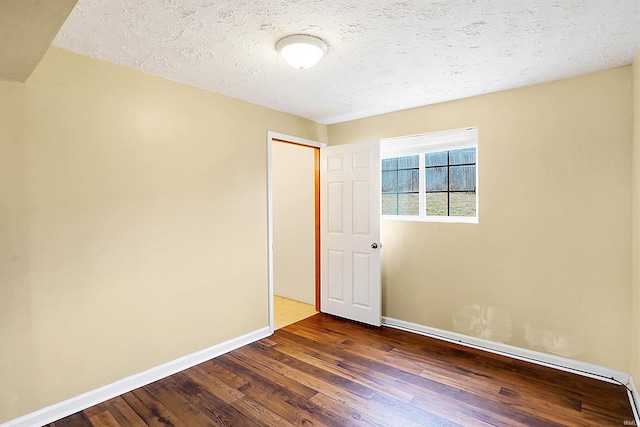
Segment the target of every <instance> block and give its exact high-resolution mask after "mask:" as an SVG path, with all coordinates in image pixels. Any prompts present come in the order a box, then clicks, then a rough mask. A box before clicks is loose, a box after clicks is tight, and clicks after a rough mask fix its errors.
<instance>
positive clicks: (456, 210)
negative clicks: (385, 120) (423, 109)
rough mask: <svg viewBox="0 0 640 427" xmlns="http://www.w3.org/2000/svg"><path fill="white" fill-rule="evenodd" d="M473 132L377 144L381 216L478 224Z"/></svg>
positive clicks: (475, 138) (475, 139)
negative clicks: (379, 155)
mask: <svg viewBox="0 0 640 427" xmlns="http://www.w3.org/2000/svg"><path fill="white" fill-rule="evenodd" d="M477 145H478V139H477V128H470V129H463V130H456V131H448V132H438V133H432V134H425V135H417V136H411V137H403V138H394V139H387V140H383V141H381V157H382V215H383V216H385V217H386V218H391V219H405V220H422V221H446V222H477V218H478V215H477V211H478V198H477Z"/></svg>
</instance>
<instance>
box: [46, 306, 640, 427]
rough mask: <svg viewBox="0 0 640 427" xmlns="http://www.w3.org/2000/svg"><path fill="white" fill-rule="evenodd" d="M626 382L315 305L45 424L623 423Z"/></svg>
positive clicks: (367, 426)
mask: <svg viewBox="0 0 640 427" xmlns="http://www.w3.org/2000/svg"><path fill="white" fill-rule="evenodd" d="M632 421H633V412H632V410H631V405H630V403H629V399H628V397H627V392H626V389H625V388H624V387H623V386H621V385H616V384H611V383H609V382H606V381H600V380H597V379H593V378H586V377H583V376H579V375H575V374H572V373H570V372H564V371H559V370H556V369H552V368H548V367H544V366H539V365H535V364H533V363H529V362H525V361H521V360H518V359H516V358H513V357H509V356H504V355H498V354H494V353H490V352H486V351H482V350H479V349H473V348H468V347H464V346H461V345H458V344H455V343H450V342H446V341H443V340H438V339H434V338H428V337H424V336H420V335H417V334H413V333H410V332H406V331H399V330H396V329H391V328H385V327H382V328H375V327H371V326H367V325H362V324H359V323H354V322H350V321H347V320H344V319H340V318H336V317H333V316H328V315H324V314H317V315H315V316H312V317H310V318H307V319H305V320H303V321H301V322H298V323H295V324H292V325H289V326H286V327H284V328H282V329H279V330H277V331H276V332H275V333H274V334H273V335H272V336H270V337H268V338H265V339H263V340H259V341H257V342H255V343H252V344H249V345H247V346H244V347H241V348H238V349H236V350H233V351H231V352H229V353H227V354H224V355H221V356H219V357H217V358H215V359H212V360H209V361H207V362H205V363H202V364H200V365H197V366H194V367H193V368H190V369H187V370H185V371H183V372H180V373H178V374H175V375H172V376H170V377H167V378H165V379H162V380H160V381H157V382H155V383H152V384H149V385H147V386H145V387H141V388H139V389H136V390H134V391H132V392H130V393H125V394H123V395H122V396H118V397H116V398H114V399H111V400H108V401H106V402H103V403H101V404H98V405H96V406H94V407H91V408H88V409H86V410H85V411H82V412H80V413H77V414H74V415H71V416H69V417H67V418H64V419H62V420H59V421H56V422H55V423H51V424H49V427H76V426H87V427H112V426H117V427H130V426H175V427H181V426H250V427H253V426H287V427H291V426H305V427H309V426H320V427H321V426H329V427H333V426H339V427H343V426H358V427H372V426H375V427H397V426H402V427H417V426H448V427H452V426H485V427H486V426H581V427H582V426H587V427H589V426H609V425H611V426H614V425H615V426H622V425H625V422H626V425H629V424H630V423H631V422H632Z"/></svg>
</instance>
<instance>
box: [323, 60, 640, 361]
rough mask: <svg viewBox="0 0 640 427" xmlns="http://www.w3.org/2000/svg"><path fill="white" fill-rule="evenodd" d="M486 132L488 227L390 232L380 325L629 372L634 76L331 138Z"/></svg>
mask: <svg viewBox="0 0 640 427" xmlns="http://www.w3.org/2000/svg"><path fill="white" fill-rule="evenodd" d="M468 126H478V130H479V146H478V165H479V224H443V223H440V224H439V223H416V222H395V221H384V223H383V232H382V241H383V243H384V252H383V314H384V315H385V316H390V317H392V318H397V319H401V320H404V321H408V322H414V323H417V324H422V325H427V326H431V327H435V328H440V329H444V330H449V331H456V332H462V333H465V334H469V335H473V336H478V337H482V338H486V339H489V340H493V341H498V342H505V343H508V344H511V345H515V346H519V347H524V348H530V349H535V350H540V351H544V352H548V353H554V354H558V355H562V356H567V357H570V358H574V359H578V360H582V361H586V362H590V363H595V364H598V365H603V366H608V367H611V368H615V369H621V370H628V368H629V366H628V360H627V359H628V354H629V322H630V320H631V316H630V313H629V308H630V307H629V300H630V296H631V292H630V282H631V257H630V241H629V236H630V232H631V217H630V212H631V203H630V201H631V197H630V196H631V185H630V184H631V162H630V161H629V158H630V155H631V128H632V122H631V68H630V67H624V68H619V69H614V70H611V71H606V72H602V73H597V74H591V75H587V76H583V77H579V78H573V79H569V80H562V81H557V82H553V83H548V84H543V85H538V86H532V87H527V88H522V89H516V90H509V91H505V92H500V93H495V94H490V95H485V96H479V97H475V98H470V99H464V100H460V101H455V102H450V103H443V104H439V105H433V106H426V107H422V108H416V109H412V110H406V111H401V112H397V113H391V114H385V115H381V116H376V117H370V118H366V119H361V120H356V121H352V122H345V123H342V124H336V125H331V126H329V141H330V144H332V145H334V144H344V143H349V142H355V141H361V140H371V139H376V138H385V137H395V136H401V135H410V134H417V133H424V132H433V131H440V130H446V129H457V128H464V127H468Z"/></svg>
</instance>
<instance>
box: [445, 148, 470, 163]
mask: <svg viewBox="0 0 640 427" xmlns="http://www.w3.org/2000/svg"><path fill="white" fill-rule="evenodd" d="M475 162H476V149H475V148H465V149H462V150H452V151H449V164H450V165H461V164H464V163H475Z"/></svg>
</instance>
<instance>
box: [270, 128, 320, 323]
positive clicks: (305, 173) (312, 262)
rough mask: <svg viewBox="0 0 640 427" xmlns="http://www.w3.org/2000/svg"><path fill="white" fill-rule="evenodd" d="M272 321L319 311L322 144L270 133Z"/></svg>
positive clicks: (294, 319) (283, 320)
mask: <svg viewBox="0 0 640 427" xmlns="http://www.w3.org/2000/svg"><path fill="white" fill-rule="evenodd" d="M267 142H268V162H269V171H268V174H269V177H268V186H269V197H268V204H269V234H270V236H269V241H270V242H271V244H270V247H269V325H270V328H271V330H272V331H273V330H275V329H278V328H279V327H282V326H285V325H287V324H290V323H293V322H295V321H298V320H302V319H304V318H306V317H308V316H310V315H313V314H315V313H317V311H319V308H320V307H319V305H320V298H319V287H320V281H319V280H320V276H319V274H320V265H319V260H320V258H319V251H320V248H319V244H320V240H319V239H320V237H319V231H320V230H319V227H320V223H319V208H320V205H319V202H320V200H319V198H320V196H319V193H320V189H319V149H320V147H322V146H324V144H322V143H319V142H315V141H309V140H304V139H301V138H295V137H291V136H288V135H281V134H276V133H272V132H269V134H268V141H267Z"/></svg>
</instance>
